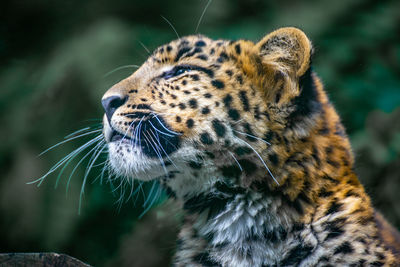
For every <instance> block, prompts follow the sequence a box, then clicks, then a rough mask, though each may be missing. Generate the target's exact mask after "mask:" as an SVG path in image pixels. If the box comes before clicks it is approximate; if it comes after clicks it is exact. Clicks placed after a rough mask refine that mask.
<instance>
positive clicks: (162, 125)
mask: <svg viewBox="0 0 400 267" xmlns="http://www.w3.org/2000/svg"><path fill="white" fill-rule="evenodd" d="M153 115H154V116H153V117H154V118H156V119H157V121H158V122H159V123H160V125H161V127H163V128H164V129H165V130H166V131H168V132H170V133H173V134H176V135H182V134H181V133H177V132H174V131H172V130H170V129H168V128H167V127H166V126H165V125H164V123H162V122H161V120H160V119H159V118H158V116H157V114H154V113H153Z"/></svg>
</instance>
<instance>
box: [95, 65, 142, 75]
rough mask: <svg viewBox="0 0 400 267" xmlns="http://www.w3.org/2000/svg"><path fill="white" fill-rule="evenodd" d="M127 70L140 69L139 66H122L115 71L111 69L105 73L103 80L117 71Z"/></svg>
mask: <svg viewBox="0 0 400 267" xmlns="http://www.w3.org/2000/svg"><path fill="white" fill-rule="evenodd" d="M127 68H137V69H138V68H140V66H139V65H134V64H131V65H124V66H121V67H118V68H115V69H113V70H111V71H109V72H107V73H106V74H104V76H103V78H105V77H107V76H109V75H111V74H113V73H114V72H116V71H119V70H122V69H127Z"/></svg>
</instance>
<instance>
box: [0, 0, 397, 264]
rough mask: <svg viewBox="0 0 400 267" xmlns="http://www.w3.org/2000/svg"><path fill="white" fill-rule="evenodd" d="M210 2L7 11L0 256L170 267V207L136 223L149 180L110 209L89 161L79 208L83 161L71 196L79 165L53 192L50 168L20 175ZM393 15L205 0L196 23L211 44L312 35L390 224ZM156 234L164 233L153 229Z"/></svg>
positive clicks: (374, 8) (52, 155) (362, 1)
mask: <svg viewBox="0 0 400 267" xmlns="http://www.w3.org/2000/svg"><path fill="white" fill-rule="evenodd" d="M207 3H208V1H207V0H190V1H185V2H183V1H178V0H171V1H160V0H150V1H127V0H116V1H102V0H101V1H94V0H93V1H77V0H73V1H56V2H54V1H49V0H37V1H34V2H32V1H28V0H23V1H14V2H10V3H8V4H7V5H6V6H5V7H4V10H3V11H4V12H3V13H4V15H3V17H2V18H1V23H0V25H1V26H0V62H2V64H1V65H0V88H1V95H0V112H1V114H2V116H1V117H0V125H2V126H1V129H2V130H1V131H0V140H2V142H1V143H0V166H1V170H2V176H1V178H0V199H1V201H0V212H1V216H0V236H1V237H2V238H1V240H0V248H1V251H2V252H5V251H8V252H12V251H19V252H20V251H29V252H38V251H57V252H63V253H67V254H70V255H72V256H74V257H77V258H79V259H81V260H84V261H87V262H89V263H91V264H94V265H97V266H104V265H109V266H122V265H125V266H128V265H129V264H132V261H134V262H135V263H136V266H141V264H142V265H143V266H157V265H161V266H164V265H165V261H167V260H168V259H169V258H170V255H171V253H172V250H173V247H174V233H175V232H176V225H177V221H178V219H179V214H176V213H177V212H176V209H174V208H173V207H171V206H167V208H157V210H155V211H152V212H150V213H149V214H148V215H145V216H144V218H143V219H138V217H139V215H140V214H141V213H142V211H143V209H144V208H143V207H142V205H143V201H144V198H145V197H144V195H146V194H148V193H149V188H150V187H151V185H144V190H143V192H144V193H142V191H140V193H139V194H138V195H137V196H135V197H133V199H130V200H129V201H128V203H124V204H122V206H121V207H119V206H118V204H115V202H116V201H117V200H118V191H116V192H114V193H113V192H112V189H111V188H110V186H109V185H108V184H106V183H104V182H103V184H101V183H100V182H99V179H97V180H96V177H97V176H99V175H100V172H101V168H97V169H96V170H94V171H93V172H92V173H91V175H90V181H89V182H88V184H87V185H86V193H85V195H84V199H83V209H82V211H81V215H78V201H79V191H80V188H81V184H82V177H83V176H84V172H85V167H86V165H87V162H84V163H83V164H82V165H81V167H80V168H78V170H77V172H76V173H75V175H74V176H73V177H72V180H71V184H70V189H69V191H68V193H67V194H66V192H65V191H66V184H67V180H68V179H67V178H68V176H69V173H70V172H71V171H72V168H73V167H74V164H72V167H69V168H67V169H66V171H65V175H63V177H62V179H61V183H60V184H59V185H58V187H57V188H56V189H54V185H55V180H56V179H57V174H54V175H52V176H49V177H48V178H47V179H46V181H45V182H44V184H43V185H42V186H41V187H39V188H37V187H35V186H33V185H27V184H26V183H27V182H29V181H32V180H34V179H37V178H38V177H40V176H42V175H43V174H45V173H46V172H47V170H49V168H51V166H52V165H53V164H55V163H56V162H57V161H58V160H59V159H61V158H62V157H63V156H65V155H66V154H68V153H69V152H71V151H72V150H74V149H75V148H77V146H78V145H80V144H82V142H83V140H81V141H79V140H76V141H73V142H70V143H67V144H65V145H62V146H60V147H58V148H57V149H54V150H52V151H50V152H49V153H47V154H45V155H44V156H41V157H40V158H37V157H36V156H37V155H38V154H39V153H40V152H41V151H43V150H44V149H46V148H47V147H49V146H51V145H53V144H55V143H57V142H59V141H61V140H62V137H63V136H66V135H67V134H69V133H70V132H72V131H74V130H76V129H79V128H82V127H86V126H88V124H96V123H100V122H101V120H100V119H101V116H102V110H101V106H100V98H101V96H102V94H103V93H104V92H105V91H106V90H107V89H108V88H109V87H111V86H112V85H113V84H114V83H115V82H117V81H119V80H121V79H123V78H124V77H126V76H128V75H129V74H130V73H132V72H133V71H134V68H133V67H129V65H133V64H137V65H140V64H141V63H142V62H143V61H144V60H145V59H146V58H147V56H148V53H147V51H146V50H147V49H149V50H153V49H155V48H156V47H157V46H159V45H161V44H163V43H166V42H168V41H170V40H172V39H175V38H176V35H175V32H174V31H175V30H176V31H177V32H178V34H179V35H180V36H183V35H187V34H194V33H195V32H194V31H195V29H196V27H197V25H198V23H199V18H200V16H201V14H202V12H203V10H204V7H205V6H206V5H207ZM399 10H400V1H396V0H394V1H374V0H347V1H344V0H342V1H328V0H320V1H316V0H311V1H302V2H300V1H289V0H284V1H262V0H251V1H246V0H234V1H229V0H214V1H212V2H211V4H210V6H209V7H208V9H207V10H206V12H205V15H204V17H203V20H202V21H201V23H200V26H199V32H200V33H203V34H205V35H208V36H210V37H212V38H227V39H240V38H244V39H252V40H257V39H260V38H262V37H263V35H264V34H266V33H268V32H270V31H272V30H274V29H276V28H278V27H282V26H297V27H300V28H302V29H303V30H304V31H305V32H306V33H307V34H308V35H309V36H310V37H311V39H312V40H313V43H314V47H315V56H314V61H313V62H314V70H316V72H317V73H318V74H319V76H320V77H321V78H322V80H323V81H324V84H325V86H326V89H327V91H328V93H329V95H330V98H331V100H332V102H333V103H334V105H335V106H336V107H337V109H338V111H339V113H340V114H341V116H342V118H343V121H344V124H345V126H346V127H347V130H348V133H349V134H350V136H351V139H352V143H353V146H354V150H355V154H356V157H357V160H358V161H357V162H358V163H357V172H358V173H359V174H360V178H361V180H362V181H363V183H364V184H365V185H366V188H367V191H368V192H369V193H371V195H372V196H373V199H374V202H375V204H376V205H377V206H378V208H380V209H381V210H382V211H383V213H384V214H386V215H387V216H388V217H389V219H390V220H391V221H392V222H394V223H396V225H397V226H400V208H399V207H397V206H396V202H398V201H399V197H398V193H397V192H399V189H400V182H399V179H398V178H399V177H398V176H399V174H400V161H399V154H400V128H399V125H400V120H399V117H400V116H399V115H400V114H399V106H400V105H399V104H400V79H399V77H400V13H399V12H398V11H399ZM161 16H163V17H165V18H166V19H167V20H168V21H169V22H167V21H166V20H164V19H163V18H162V17H161ZM169 23H171V24H173V27H174V28H175V30H174V29H172V27H171V26H170V25H169ZM144 47H145V48H144ZM121 66H126V67H122V68H120V67H121ZM396 108H397V109H396ZM76 163H77V161H75V164H76ZM165 209H166V210H167V211H168V212H167V213H165ZM166 214H167V215H166ZM171 214H174V215H173V216H171ZM158 217H162V219H157V218H158ZM171 229H172V230H171ZM153 230H154V231H153ZM157 231H171V234H169V235H165V234H159V235H157V234H156V233H159V232H157ZM161 236H167V237H168V238H169V239H168V240H161V239H160V238H162V237H161ZM160 244H161V245H160ZM127 248H130V249H129V250H128V249H127ZM142 248H146V249H145V250H143V249H142ZM146 251H147V252H148V255H145V253H146ZM154 255H157V257H155V256H154ZM139 258H142V259H146V261H139V260H138V259H139ZM135 259H136V260H135ZM146 263H147V265H146Z"/></svg>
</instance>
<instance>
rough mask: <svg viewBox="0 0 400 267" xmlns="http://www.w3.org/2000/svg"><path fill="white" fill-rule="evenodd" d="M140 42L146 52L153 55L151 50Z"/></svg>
mask: <svg viewBox="0 0 400 267" xmlns="http://www.w3.org/2000/svg"><path fill="white" fill-rule="evenodd" d="M138 42H139V44H140V45H141V46H142V47H143V48H144V50H146V52H147V54H149V55H151V52H150V50H149V49H148V48H147V47H146V46H145V45H144V43H142V42H141V41H138Z"/></svg>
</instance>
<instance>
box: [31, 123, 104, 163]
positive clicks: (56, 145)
mask: <svg viewBox="0 0 400 267" xmlns="http://www.w3.org/2000/svg"><path fill="white" fill-rule="evenodd" d="M101 131H102V130H101V129H98V130H94V131H90V132H87V133H83V134H80V135H77V136H74V137H71V138H68V139H67V140H64V141H61V142H59V143H57V144H55V145H53V146H51V147H49V148H48V149H46V150H45V151H43V152H41V153H40V154H39V155H38V157H40V156H42V155H43V154H45V153H47V152H48V151H50V150H52V149H53V148H56V147H58V146H60V145H62V144H65V143H67V142H69V141H72V140H74V139H77V138H80V137H82V136H86V135H89V134H93V133H97V132H101Z"/></svg>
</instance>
